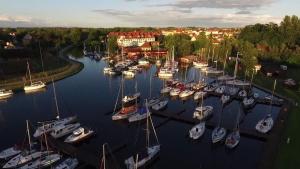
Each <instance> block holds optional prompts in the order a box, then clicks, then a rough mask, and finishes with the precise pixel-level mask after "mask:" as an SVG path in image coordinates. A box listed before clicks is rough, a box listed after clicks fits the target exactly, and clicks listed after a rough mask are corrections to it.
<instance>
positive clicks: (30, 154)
mask: <svg viewBox="0 0 300 169" xmlns="http://www.w3.org/2000/svg"><path fill="white" fill-rule="evenodd" d="M48 153H49V152H47V151H43V152H41V151H35V150H31V151H23V152H22V153H20V154H19V155H17V156H15V157H14V158H12V159H10V160H9V161H8V162H7V163H6V164H5V165H4V166H3V168H17V167H20V166H22V165H24V164H26V163H28V162H30V161H32V160H35V159H37V158H40V157H42V156H45V155H47V154H48Z"/></svg>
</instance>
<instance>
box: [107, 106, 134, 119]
mask: <svg viewBox="0 0 300 169" xmlns="http://www.w3.org/2000/svg"><path fill="white" fill-rule="evenodd" d="M137 110H138V108H137V106H136V105H133V106H129V107H123V108H121V110H119V111H118V112H116V113H115V114H114V115H113V116H112V120H122V119H127V118H129V117H130V116H132V115H133V114H135V113H136V112H137Z"/></svg>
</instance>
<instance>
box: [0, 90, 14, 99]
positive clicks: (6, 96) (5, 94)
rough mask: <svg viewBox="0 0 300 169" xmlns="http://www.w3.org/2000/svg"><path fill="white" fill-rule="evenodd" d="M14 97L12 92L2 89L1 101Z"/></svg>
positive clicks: (0, 91)
mask: <svg viewBox="0 0 300 169" xmlns="http://www.w3.org/2000/svg"><path fill="white" fill-rule="evenodd" d="M12 95H13V91H12V90H5V89H0V99H6V98H8V97H10V96H12Z"/></svg>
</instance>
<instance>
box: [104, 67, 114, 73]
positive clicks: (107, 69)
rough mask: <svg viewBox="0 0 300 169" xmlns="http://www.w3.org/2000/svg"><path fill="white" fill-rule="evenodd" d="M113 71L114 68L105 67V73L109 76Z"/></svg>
mask: <svg viewBox="0 0 300 169" xmlns="http://www.w3.org/2000/svg"><path fill="white" fill-rule="evenodd" d="M112 70H113V68H112V67H105V68H103V73H105V74H108V73H109V72H110V71H112Z"/></svg>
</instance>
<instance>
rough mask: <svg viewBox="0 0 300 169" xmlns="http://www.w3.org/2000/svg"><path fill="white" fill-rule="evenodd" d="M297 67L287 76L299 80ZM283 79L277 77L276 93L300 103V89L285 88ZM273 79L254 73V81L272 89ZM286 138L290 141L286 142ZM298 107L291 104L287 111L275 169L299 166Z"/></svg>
mask: <svg viewBox="0 0 300 169" xmlns="http://www.w3.org/2000/svg"><path fill="white" fill-rule="evenodd" d="M299 70H300V69H299V68H290V69H289V70H288V73H287V77H288V78H293V79H294V80H296V81H297V82H298V83H299V82H300V75H299V73H300V72H299ZM283 80H284V79H278V83H277V88H276V93H278V94H281V95H283V96H285V97H288V98H290V99H292V100H293V101H294V102H298V104H300V91H299V88H298V89H287V88H286V87H284V86H283ZM273 82H274V79H272V78H268V77H266V76H264V75H262V74H261V73H259V74H258V75H256V77H255V80H254V83H256V84H258V85H260V86H263V87H265V88H268V89H272V86H273ZM287 138H290V143H289V144H287ZM299 153H300V109H299V106H298V107H297V106H293V107H292V108H291V109H290V111H289V118H288V122H287V126H286V128H285V134H284V135H283V136H282V144H281V145H280V147H279V152H278V155H277V160H276V161H275V162H274V164H275V168H276V169H295V168H299V167H297V166H300V160H299V159H298V157H299Z"/></svg>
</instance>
